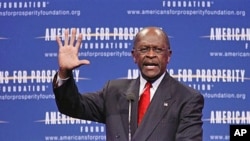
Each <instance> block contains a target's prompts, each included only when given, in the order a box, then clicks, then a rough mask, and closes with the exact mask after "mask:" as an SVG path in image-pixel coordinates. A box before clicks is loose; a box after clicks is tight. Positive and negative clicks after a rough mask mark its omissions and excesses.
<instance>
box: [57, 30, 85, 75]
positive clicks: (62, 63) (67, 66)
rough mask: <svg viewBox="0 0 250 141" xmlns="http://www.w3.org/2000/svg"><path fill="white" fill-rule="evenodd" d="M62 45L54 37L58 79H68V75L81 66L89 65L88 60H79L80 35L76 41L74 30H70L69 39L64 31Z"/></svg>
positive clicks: (59, 39) (66, 31)
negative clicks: (57, 49) (57, 48)
mask: <svg viewBox="0 0 250 141" xmlns="http://www.w3.org/2000/svg"><path fill="white" fill-rule="evenodd" d="M64 34H65V40H64V44H63V43H62V41H61V38H60V37H58V36H57V37H56V41H57V43H58V47H59V51H58V64H59V76H60V78H67V77H69V73H71V71H72V70H73V69H75V68H77V67H80V66H81V65H87V64H90V62H89V61H88V60H79V57H78V52H79V49H80V45H81V42H82V34H79V36H78V37H77V40H76V29H75V28H73V29H72V30H71V37H70V36H69V31H68V30H65V33H64Z"/></svg>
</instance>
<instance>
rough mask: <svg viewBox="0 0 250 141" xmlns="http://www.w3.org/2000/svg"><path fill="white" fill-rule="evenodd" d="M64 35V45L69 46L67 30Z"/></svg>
mask: <svg viewBox="0 0 250 141" xmlns="http://www.w3.org/2000/svg"><path fill="white" fill-rule="evenodd" d="M64 35H65V39H64V45H66V46H67V45H68V44H69V30H65V32H64Z"/></svg>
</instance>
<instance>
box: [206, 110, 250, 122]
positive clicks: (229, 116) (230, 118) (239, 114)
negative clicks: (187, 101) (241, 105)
mask: <svg viewBox="0 0 250 141" xmlns="http://www.w3.org/2000/svg"><path fill="white" fill-rule="evenodd" d="M204 121H209V122H210V124H250V111H243V110H242V111H241V110H212V111H210V118H209V119H204Z"/></svg>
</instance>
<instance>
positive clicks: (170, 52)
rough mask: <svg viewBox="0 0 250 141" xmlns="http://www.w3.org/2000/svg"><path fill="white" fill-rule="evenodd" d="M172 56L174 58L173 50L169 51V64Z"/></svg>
mask: <svg viewBox="0 0 250 141" xmlns="http://www.w3.org/2000/svg"><path fill="white" fill-rule="evenodd" d="M171 56H172V50H169V55H168V63H169V62H170V59H171Z"/></svg>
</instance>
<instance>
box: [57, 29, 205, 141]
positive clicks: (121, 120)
mask: <svg viewBox="0 0 250 141" xmlns="http://www.w3.org/2000/svg"><path fill="white" fill-rule="evenodd" d="M71 34H72V35H71V39H69V33H68V31H66V32H65V41H64V45H63V43H62V42H61V40H60V38H58V37H57V42H58V45H59V54H58V60H59V71H58V73H57V74H56V76H55V78H54V93H55V97H56V103H57V106H58V109H59V111H60V112H62V113H63V114H66V115H68V116H71V117H74V118H80V119H86V120H92V121H97V122H100V123H105V124H106V135H107V140H108V141H116V140H117V141H126V140H133V141H146V140H147V141H201V140H202V133H203V130H202V123H203V122H202V120H201V118H202V109H203V106H204V99H203V97H202V95H201V94H200V93H199V92H197V91H195V90H193V89H191V88H189V87H186V86H184V85H183V84H181V83H180V82H178V81H177V80H175V79H174V78H172V77H171V76H170V75H169V74H168V72H166V67H167V64H168V63H169V61H170V57H171V54H172V51H171V49H170V43H169V39H168V36H167V34H166V33H165V32H164V31H163V30H161V29H160V28H157V27H146V28H144V29H142V30H141V31H139V33H138V34H137V35H136V37H135V39H134V47H133V50H132V56H133V59H134V62H135V63H136V64H137V65H138V67H139V69H140V76H139V77H138V78H137V79H132V80H129V79H124V80H121V79H120V80H110V81H108V82H107V83H106V85H105V86H104V88H103V89H102V90H100V91H98V92H93V93H85V94H79V92H78V89H77V86H76V84H75V82H74V79H73V76H72V70H73V69H75V68H77V67H79V66H81V65H87V64H89V63H90V62H89V61H88V60H79V58H78V50H79V47H80V44H81V41H82V35H79V37H78V39H77V41H76V43H74V41H75V38H76V31H75V30H74V29H73V30H72V33H71ZM147 82H149V83H147ZM146 83H147V84H149V85H150V86H149V87H148V89H149V90H148V93H149V94H150V100H149V101H150V105H149V106H148V108H147V111H146V112H145V115H144V117H143V118H142V120H140V119H139V118H138V116H139V115H141V114H139V113H138V112H139V110H140V109H139V108H138V106H139V103H140V102H139V100H140V99H142V97H143V95H144V94H142V93H144V91H143V89H144V85H145V84H146ZM128 95H132V96H134V97H133V98H132V102H131V109H130V108H129V107H130V106H129V105H130V104H129V103H130V102H128V99H127V97H128ZM145 95H146V94H145ZM146 107H147V106H146ZM145 109H146V108H145ZM130 110H131V113H130V112H129V111H130ZM130 114H131V117H130V116H129V115H130ZM128 119H131V123H129V122H128ZM139 120H140V121H141V122H140V123H138V121H139ZM129 125H130V126H129ZM129 131H131V132H129ZM129 133H131V139H130V137H129Z"/></svg>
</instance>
